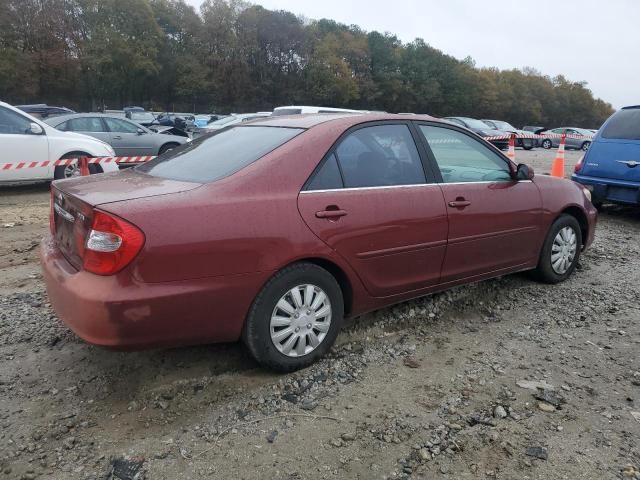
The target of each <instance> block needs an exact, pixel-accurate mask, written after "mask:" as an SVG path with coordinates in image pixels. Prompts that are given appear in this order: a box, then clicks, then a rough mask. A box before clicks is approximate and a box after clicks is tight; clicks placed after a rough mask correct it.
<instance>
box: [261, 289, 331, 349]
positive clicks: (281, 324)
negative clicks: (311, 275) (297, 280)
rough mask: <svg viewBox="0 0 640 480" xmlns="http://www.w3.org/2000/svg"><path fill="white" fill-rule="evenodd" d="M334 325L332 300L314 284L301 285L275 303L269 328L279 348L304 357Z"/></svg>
mask: <svg viewBox="0 0 640 480" xmlns="http://www.w3.org/2000/svg"><path fill="white" fill-rule="evenodd" d="M330 325H331V301H330V300H329V297H328V296H327V294H326V293H324V291H323V290H322V289H321V288H320V287H317V286H315V285H308V284H307V285H298V286H297V287H294V288H292V289H291V290H289V291H288V292H287V293H285V294H284V295H283V296H282V297H281V298H280V300H278V303H276V306H275V308H274V309H273V313H272V314H271V322H270V324H269V330H270V333H271V341H272V342H273V344H274V345H275V347H276V348H277V349H278V351H279V352H280V353H282V354H284V355H286V356H288V357H302V356H304V355H308V354H309V353H311V352H313V351H314V350H315V349H316V348H317V347H318V345H320V344H321V343H322V341H323V340H324V338H325V337H326V336H327V333H328V332H329V327H330Z"/></svg>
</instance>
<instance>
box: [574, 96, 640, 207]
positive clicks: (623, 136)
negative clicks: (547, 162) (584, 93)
mask: <svg viewBox="0 0 640 480" xmlns="http://www.w3.org/2000/svg"><path fill="white" fill-rule="evenodd" d="M571 178H572V179H573V180H574V181H576V182H578V183H581V184H582V185H584V186H585V187H587V188H588V189H589V190H591V196H592V199H593V204H594V205H595V206H600V205H602V203H604V202H612V203H626V204H640V105H636V106H634V107H625V108H623V109H622V110H619V111H617V112H616V113H614V114H613V115H612V116H611V117H609V119H608V120H607V121H606V122H605V123H604V125H603V126H602V127H601V128H600V130H599V131H598V133H597V134H596V136H595V137H594V139H593V142H592V143H591V147H589V150H587V153H586V154H585V155H584V157H583V158H582V160H581V161H580V162H578V164H577V165H576V167H575V173H574V174H573V175H572V177H571Z"/></svg>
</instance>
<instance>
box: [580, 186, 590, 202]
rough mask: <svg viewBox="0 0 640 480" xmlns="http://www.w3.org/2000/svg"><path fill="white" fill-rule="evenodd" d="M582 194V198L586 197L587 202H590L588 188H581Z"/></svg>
mask: <svg viewBox="0 0 640 480" xmlns="http://www.w3.org/2000/svg"><path fill="white" fill-rule="evenodd" d="M582 193H584V196H585V197H587V199H588V200H589V201H591V190H589V189H588V188H585V187H582Z"/></svg>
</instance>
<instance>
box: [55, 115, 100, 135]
mask: <svg viewBox="0 0 640 480" xmlns="http://www.w3.org/2000/svg"><path fill="white" fill-rule="evenodd" d="M65 123H66V127H65V130H71V131H72V132H104V127H103V126H102V120H100V119H99V118H97V117H80V118H74V119H72V120H68V121H67V122H65ZM58 130H61V129H60V128H59V127H58Z"/></svg>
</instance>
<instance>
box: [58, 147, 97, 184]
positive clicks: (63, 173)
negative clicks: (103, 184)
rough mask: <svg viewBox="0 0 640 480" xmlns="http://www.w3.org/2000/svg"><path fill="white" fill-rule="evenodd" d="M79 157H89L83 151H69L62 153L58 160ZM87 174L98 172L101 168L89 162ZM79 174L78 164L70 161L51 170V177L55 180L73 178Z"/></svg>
mask: <svg viewBox="0 0 640 480" xmlns="http://www.w3.org/2000/svg"><path fill="white" fill-rule="evenodd" d="M80 157H91V155H89V154H88V153H85V152H71V153H67V154H66V155H63V156H62V157H61V158H60V160H63V159H65V158H80ZM88 166H89V174H91V175H93V174H94V173H100V172H101V171H102V169H101V168H100V167H99V166H98V165H96V164H95V163H90V164H89V165H88ZM79 176H80V166H79V165H78V163H77V162H76V163H71V164H69V165H59V166H57V167H56V168H55V169H54V171H53V178H54V179H55V180H62V179H65V178H73V177H79Z"/></svg>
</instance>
